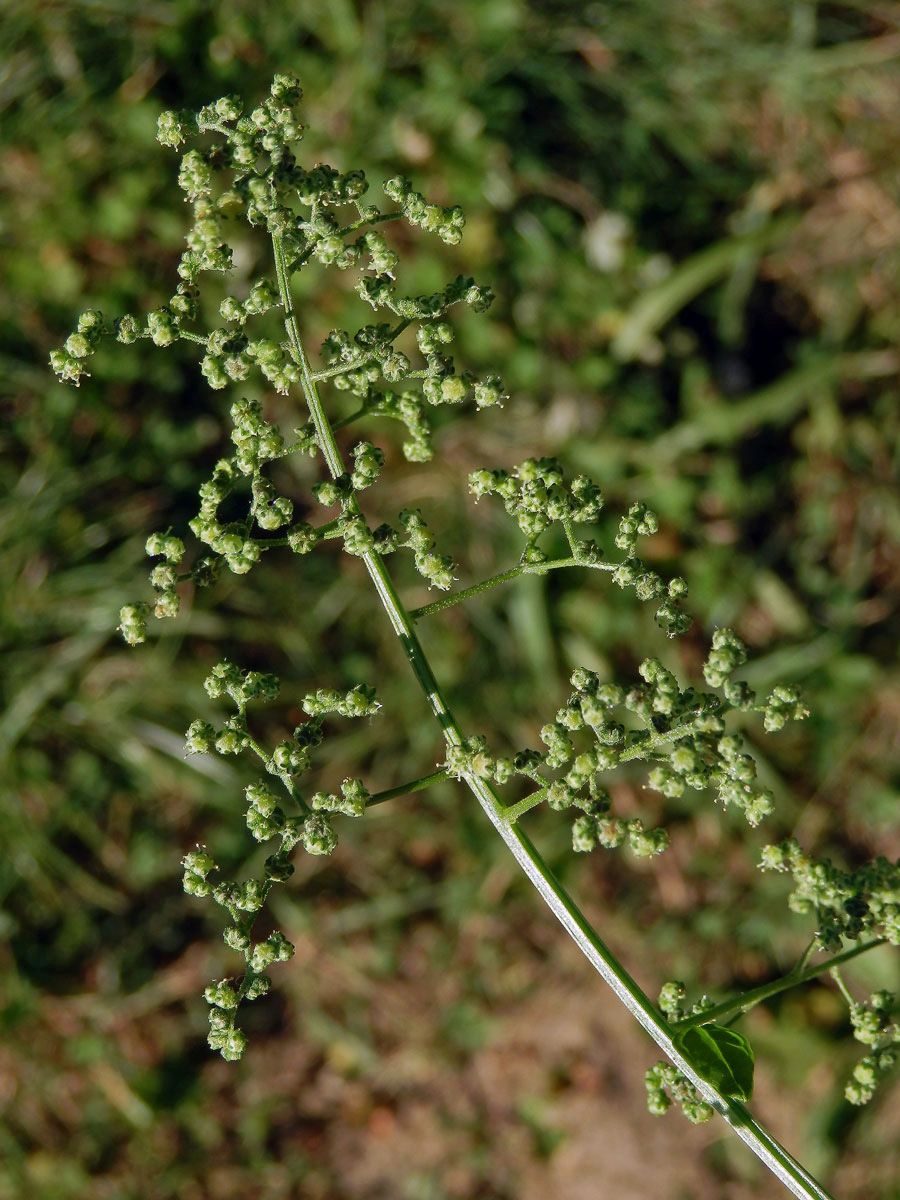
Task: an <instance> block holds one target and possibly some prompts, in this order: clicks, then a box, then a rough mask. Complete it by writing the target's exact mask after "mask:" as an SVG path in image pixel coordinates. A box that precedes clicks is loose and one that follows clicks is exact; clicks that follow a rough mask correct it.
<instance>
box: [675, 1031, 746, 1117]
mask: <svg viewBox="0 0 900 1200" xmlns="http://www.w3.org/2000/svg"><path fill="white" fill-rule="evenodd" d="M675 1045H676V1046H677V1047H678V1049H679V1050H681V1052H682V1053H683V1054H684V1055H686V1057H687V1058H688V1060H689V1061H690V1062H691V1063H692V1064H693V1065H694V1066H695V1067H696V1068H697V1070H698V1071H699V1072H700V1074H701V1075H702V1076H703V1078H704V1079H708V1080H709V1082H710V1083H712V1084H713V1085H714V1086H715V1087H716V1088H717V1089H718V1090H719V1091H720V1092H721V1093H722V1095H723V1096H732V1097H734V1099H736V1100H749V1099H751V1097H752V1096H753V1063H754V1054H753V1047H752V1046H751V1045H750V1043H749V1041H748V1040H747V1039H746V1038H745V1037H744V1035H743V1034H742V1033H738V1032H737V1030H735V1029H724V1028H722V1027H721V1026H720V1025H696V1026H694V1027H693V1028H692V1029H686V1030H685V1031H684V1033H680V1034H678V1035H677V1036H676V1038H675Z"/></svg>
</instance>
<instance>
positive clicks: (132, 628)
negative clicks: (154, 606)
mask: <svg viewBox="0 0 900 1200" xmlns="http://www.w3.org/2000/svg"><path fill="white" fill-rule="evenodd" d="M119 629H120V630H121V631H122V637H123V638H124V639H125V641H126V642H127V643H128V644H129V646H136V645H138V643H139V642H145V641H146V640H147V605H146V604H126V605H125V606H124V608H120V609H119Z"/></svg>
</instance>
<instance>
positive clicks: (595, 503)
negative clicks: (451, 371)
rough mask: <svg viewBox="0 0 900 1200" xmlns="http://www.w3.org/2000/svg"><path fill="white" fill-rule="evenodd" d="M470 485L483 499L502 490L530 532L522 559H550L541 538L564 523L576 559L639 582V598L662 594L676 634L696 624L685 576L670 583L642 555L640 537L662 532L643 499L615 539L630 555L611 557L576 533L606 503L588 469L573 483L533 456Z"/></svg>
mask: <svg viewBox="0 0 900 1200" xmlns="http://www.w3.org/2000/svg"><path fill="white" fill-rule="evenodd" d="M469 491H470V492H471V493H472V494H473V495H474V496H475V498H476V500H480V499H481V497H482V496H490V495H495V496H498V497H499V498H500V499H501V500H502V502H503V506H504V508H505V509H506V511H507V512H508V513H509V515H510V516H511V517H514V518H515V520H516V523H517V524H518V526H519V529H520V530H521V531H522V533H523V534H524V535H525V548H524V550H523V551H522V562H523V563H527V564H529V565H534V566H537V565H540V564H550V563H552V560H551V559H550V555H549V554H548V552H547V551H546V550H545V549H544V548H543V547H542V546H540V545H539V539H540V538H541V536H542V534H544V533H546V532H547V530H549V529H550V528H551V527H553V526H558V527H559V528H561V529H562V530H563V532H564V534H565V537H566V540H567V542H568V547H569V552H570V554H571V559H572V561H574V562H576V563H579V564H583V565H584V566H587V567H592V568H595V569H598V570H607V571H610V572H611V574H612V578H613V580H614V582H615V583H616V584H618V586H619V587H621V588H627V587H630V588H633V589H634V593H635V595H636V596H637V597H638V599H639V600H659V601H661V603H660V604H659V607H658V608H657V610H656V620H657V623H658V624H659V625H660V626H661V627H662V628H663V629H664V630H665V631H666V632H667V633H668V634H669V635H670V636H674V635H676V634H679V633H684V632H685V631H686V630H687V629H688V628H689V627H690V624H691V620H690V617H689V616H688V615H687V614H686V613H685V612H683V611H682V609H681V608H680V606H679V601H680V600H681V599H682V598H683V597H684V596H685V595H686V594H687V584H686V583H685V582H684V580H683V579H681V578H675V579H672V580H670V581H669V583H668V584H666V583H664V582H663V580H662V579H661V578H660V576H659V575H658V574H657V573H656V572H655V571H651V570H650V569H649V568H648V567H647V566H646V565H645V564H644V563H643V562H642V561H641V559H639V558H638V557H637V556H636V553H635V551H636V546H637V540H638V538H639V537H642V536H646V535H649V534H653V533H656V531H657V529H658V527H659V526H658V521H657V518H656V516H655V514H654V513H652V512H651V511H650V509H648V508H647V507H646V506H645V505H643V504H633V505H632V506H631V508H630V509H629V511H628V514H627V515H626V516H624V517H622V519H621V520H620V521H619V526H618V532H617V533H616V537H615V544H616V547H617V548H618V549H619V550H623V551H624V552H625V555H626V557H625V559H624V560H622V561H620V562H618V563H612V562H605V561H604V560H603V555H602V551H601V550H600V548H599V547H598V545H597V542H596V541H595V540H594V539H588V540H583V539H581V538H579V537H577V536H576V534H575V528H574V527H575V526H576V525H594V524H596V523H597V521H598V520H599V517H600V511H601V509H602V508H603V496H602V495H601V492H600V489H599V487H598V486H597V485H596V484H595V483H594V482H593V481H592V480H590V479H589V478H588V477H587V476H586V475H577V476H576V477H575V478H574V479H573V480H572V481H571V482H569V483H567V482H566V479H565V473H564V471H563V469H562V467H561V466H560V464H559V463H558V462H557V460H556V459H555V458H540V459H535V458H529V459H526V461H525V462H523V463H519V465H518V466H516V467H514V468H513V469H512V470H511V471H504V470H488V469H486V468H482V469H481V470H478V471H473V472H472V473H471V474H470V475H469Z"/></svg>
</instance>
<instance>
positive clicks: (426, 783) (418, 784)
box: [366, 767, 450, 808]
mask: <svg viewBox="0 0 900 1200" xmlns="http://www.w3.org/2000/svg"><path fill="white" fill-rule="evenodd" d="M449 778H450V776H449V775H448V774H447V772H446V771H445V770H444V768H443V767H441V768H440V770H438V771H432V772H431V774H430V775H422V776H421V777H420V778H419V779H411V780H410V781H409V783H398V784H397V786H396V787H392V788H386V789H385V790H384V791H383V792H375V793H374V794H373V795H371V796H370V797H369V798H368V800H367V801H366V808H371V807H372V805H373V804H382V803H383V802H384V801H385V800H393V799H394V798H395V797H396V796H411V795H412V794H413V792H421V791H424V789H425V788H429V787H431V786H432V784H435V783H442V782H443V781H444V780H445V779H449Z"/></svg>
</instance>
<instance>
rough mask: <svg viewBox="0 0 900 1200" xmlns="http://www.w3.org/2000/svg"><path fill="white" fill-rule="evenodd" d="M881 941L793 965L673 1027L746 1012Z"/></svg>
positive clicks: (882, 942)
mask: <svg viewBox="0 0 900 1200" xmlns="http://www.w3.org/2000/svg"><path fill="white" fill-rule="evenodd" d="M884 941H885V939H884V938H883V937H882V938H873V939H872V941H870V942H863V943H862V945H860V946H852V947H851V948H850V949H849V950H843V951H841V953H840V954H836V955H834V957H833V958H826V959H825V961H824V962H820V963H816V965H815V966H813V967H806V969H805V970H800V971H798V970H796V968H795V969H794V970H793V971H790V972H789V973H788V974H787V975H782V976H780V978H778V979H773V980H772V982H771V983H764V984H762V985H761V986H760V987H757V988H752V989H751V990H750V991H749V992H742V993H741V995H740V996H734V997H733V998H732V999H731V1000H723V1001H722V1003H721V1004H717V1005H715V1007H713V1008H708V1009H706V1011H705V1012H701V1013H694V1015H693V1016H690V1017H685V1018H684V1019H683V1020H681V1021H675V1022H674V1024H673V1026H672V1028H673V1029H675V1030H676V1031H677V1032H678V1033H680V1032H681V1031H682V1030H684V1029H690V1028H691V1027H692V1026H694V1025H708V1024H709V1022H710V1021H718V1020H719V1018H720V1017H730V1016H731V1015H732V1013H738V1014H742V1013H745V1012H747V1011H748V1010H749V1009H751V1008H753V1007H754V1006H755V1005H757V1004H759V1003H760V1001H762V1000H768V999H769V997H770V996H777V995H778V993H779V992H785V991H787V990H788V988H793V987H798V986H799V985H800V984H801V983H807V982H808V981H809V980H810V979H815V978H816V977H817V976H818V975H824V973H825V972H826V971H834V969H835V968H836V967H838V966H839V965H840V964H841V963H845V962H849V961H850V959H851V958H856V957H857V955H859V954H865V953H866V952H867V951H868V950H874V949H875V947H876V946H882V945H883V944H884ZM834 978H835V980H837V981H838V983H839V986H840V977H839V975H837V974H835V975H834ZM851 999H852V998H851Z"/></svg>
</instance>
